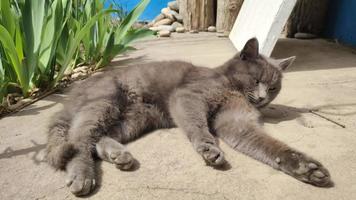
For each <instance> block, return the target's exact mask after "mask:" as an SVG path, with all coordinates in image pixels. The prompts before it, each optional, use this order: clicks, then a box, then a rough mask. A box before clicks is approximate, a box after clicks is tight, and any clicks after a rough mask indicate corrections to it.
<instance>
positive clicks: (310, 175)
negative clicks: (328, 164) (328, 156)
mask: <svg viewBox="0 0 356 200" xmlns="http://www.w3.org/2000/svg"><path fill="white" fill-rule="evenodd" d="M279 166H280V169H281V170H282V171H283V172H285V173H287V174H289V175H291V176H293V177H295V178H296V179H298V180H301V181H303V182H306V183H309V184H312V185H315V186H318V187H333V186H334V183H333V182H332V180H331V177H330V173H329V171H328V170H327V169H326V168H325V167H324V166H323V165H322V164H321V163H320V162H318V161H316V160H314V159H312V158H309V157H307V156H306V155H304V154H302V153H299V152H295V151H286V152H284V153H283V155H282V156H281V158H280V162H279Z"/></svg>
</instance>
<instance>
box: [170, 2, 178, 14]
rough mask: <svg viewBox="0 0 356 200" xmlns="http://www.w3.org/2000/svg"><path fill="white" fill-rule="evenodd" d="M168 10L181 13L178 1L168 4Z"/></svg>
mask: <svg viewBox="0 0 356 200" xmlns="http://www.w3.org/2000/svg"><path fill="white" fill-rule="evenodd" d="M168 8H170V9H171V10H175V11H177V12H178V11H179V4H178V1H170V2H168Z"/></svg>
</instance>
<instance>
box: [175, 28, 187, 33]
mask: <svg viewBox="0 0 356 200" xmlns="http://www.w3.org/2000/svg"><path fill="white" fill-rule="evenodd" d="M176 32H177V33H184V32H185V28H184V27H177V28H176Z"/></svg>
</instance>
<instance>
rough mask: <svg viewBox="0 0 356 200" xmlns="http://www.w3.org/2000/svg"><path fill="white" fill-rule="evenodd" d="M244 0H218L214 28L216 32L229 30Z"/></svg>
mask: <svg viewBox="0 0 356 200" xmlns="http://www.w3.org/2000/svg"><path fill="white" fill-rule="evenodd" d="M243 2H244V0H218V5H217V14H216V15H217V16H216V29H217V31H218V32H230V31H231V29H232V27H233V25H234V23H235V20H236V17H237V15H238V14H239V11H240V9H241V6H242V3H243Z"/></svg>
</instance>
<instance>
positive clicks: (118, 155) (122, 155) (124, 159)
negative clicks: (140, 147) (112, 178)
mask: <svg viewBox="0 0 356 200" xmlns="http://www.w3.org/2000/svg"><path fill="white" fill-rule="evenodd" d="M110 159H111V161H112V163H114V164H115V165H116V167H117V168H118V169H121V170H130V169H131V168H132V167H133V165H134V161H135V159H134V158H133V156H132V155H131V153H130V152H128V151H115V152H111V153H110Z"/></svg>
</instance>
